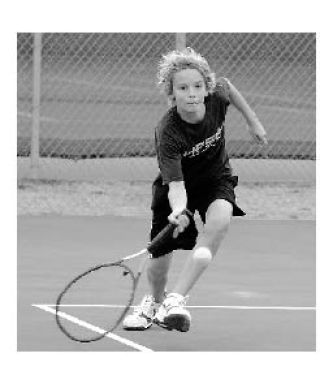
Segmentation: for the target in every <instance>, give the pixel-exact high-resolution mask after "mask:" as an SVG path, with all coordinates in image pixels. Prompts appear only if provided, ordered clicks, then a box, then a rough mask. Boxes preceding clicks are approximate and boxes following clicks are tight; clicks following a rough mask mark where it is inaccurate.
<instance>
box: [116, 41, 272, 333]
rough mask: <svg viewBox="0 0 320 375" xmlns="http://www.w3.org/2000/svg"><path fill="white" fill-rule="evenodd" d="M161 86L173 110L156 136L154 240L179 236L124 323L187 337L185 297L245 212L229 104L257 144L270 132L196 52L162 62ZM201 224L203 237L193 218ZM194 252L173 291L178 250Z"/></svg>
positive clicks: (154, 264) (151, 267)
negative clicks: (238, 193) (228, 125)
mask: <svg viewBox="0 0 320 375" xmlns="http://www.w3.org/2000/svg"><path fill="white" fill-rule="evenodd" d="M158 78H159V86H160V88H161V89H162V90H163V91H164V93H165V94H166V95H167V97H168V99H169V102H170V104H171V108H170V109H169V110H168V111H167V113H166V114H165V115H164V117H163V118H162V119H161V121H160V123H159V125H158V126H157V127H156V131H155V146H156V152H157V160H158V164H159V169H160V173H159V175H158V176H157V178H156V179H155V181H154V183H153V198H152V207H151V208H152V212H153V217H152V228H151V239H152V238H154V237H155V236H156V235H157V233H159V232H160V231H161V229H163V228H164V227H165V226H166V225H167V224H168V222H171V223H175V224H177V229H176V231H175V235H174V238H172V240H170V241H168V243H167V245H166V246H165V247H164V248H163V249H161V250H159V252H158V253H157V254H152V256H151V257H150V260H149V263H148V270H147V275H148V281H149V284H150V289H151V293H150V294H148V295H146V296H145V297H144V298H143V300H142V302H141V304H140V305H139V306H137V308H135V310H134V311H133V313H132V314H131V315H128V316H127V317H126V318H125V320H124V321H123V327H124V328H125V329H128V330H145V329H147V328H149V327H150V326H151V325H152V323H153V322H155V323H157V324H160V325H163V326H165V327H167V328H168V329H176V330H178V331H181V332H186V331H188V330H189V327H190V322H191V315H190V312H189V311H188V310H187V309H186V300H187V294H188V293H189V291H190V290H191V288H192V287H193V286H194V284H195V283H196V281H197V280H198V279H199V277H200V276H201V274H202V273H203V272H204V270H205V269H206V268H207V266H208V265H209V263H210V262H211V260H212V258H213V257H214V255H215V254H216V252H217V250H218V248H219V245H220V244H221V241H222V240H223V238H224V237H225V235H226V233H227V230H228V227H229V224H230V221H231V217H232V216H243V215H245V213H244V212H243V211H242V210H241V208H240V207H239V206H238V205H237V203H236V198H235V193H234V188H235V187H236V186H237V183H238V177H237V176H234V175H233V173H232V169H231V167H230V163H229V158H228V154H227V152H226V148H225V137H224V135H225V129H224V122H225V116H226V113H227V110H228V106H229V105H230V104H232V105H234V106H235V108H236V109H238V110H239V111H240V113H241V114H242V115H243V116H244V118H245V120H246V122H247V124H248V130H249V132H250V134H251V135H252V137H253V139H254V140H255V141H256V142H258V143H260V144H266V143H267V139H266V132H265V130H264V128H263V126H262V124H261V123H260V121H259V119H258V118H257V116H256V114H255V113H254V112H253V110H252V109H251V108H250V106H249V105H248V104H247V102H246V101H245V99H244V98H243V96H242V95H241V94H240V93H239V91H238V90H237V89H236V88H235V87H234V86H233V85H232V84H231V83H230V81H229V80H227V79H226V78H220V79H217V80H216V79H215V74H214V73H213V72H212V71H211V70H210V67H209V65H208V62H207V61H206V59H205V58H203V57H202V56H201V55H199V54H198V53H196V52H195V51H194V50H192V49H191V48H187V49H185V50H183V51H173V52H170V53H169V54H167V55H166V56H163V58H162V60H161V61H160V64H159V71H158ZM185 209H187V210H189V212H191V213H192V214H193V213H194V212H195V211H196V210H197V211H198V212H199V215H200V217H201V219H202V221H203V224H204V226H203V231H202V232H201V233H200V234H199V235H198V231H197V228H196V225H195V222H194V219H193V217H192V215H182V214H181V213H182V212H183V211H184V210H185ZM176 249H185V250H192V251H191V252H190V253H189V256H188V258H187V260H186V263H185V265H184V268H183V269H182V271H181V274H180V276H179V278H178V280H177V283H176V284H175V285H174V287H173V289H172V290H171V291H170V293H168V292H167V291H166V284H167V280H168V272H169V269H170V264H171V260H172V254H173V250H176Z"/></svg>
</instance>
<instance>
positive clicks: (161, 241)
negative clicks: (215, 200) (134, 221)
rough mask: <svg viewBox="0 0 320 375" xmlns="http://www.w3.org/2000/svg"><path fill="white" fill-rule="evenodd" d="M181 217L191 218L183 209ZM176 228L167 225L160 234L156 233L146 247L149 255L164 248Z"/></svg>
mask: <svg viewBox="0 0 320 375" xmlns="http://www.w3.org/2000/svg"><path fill="white" fill-rule="evenodd" d="M181 215H187V216H188V217H190V216H191V217H192V216H193V215H192V213H191V212H190V211H189V210H187V209H185V210H184V211H183V212H182V213H181ZM176 227H177V225H176V224H173V223H169V224H168V225H167V226H166V227H164V228H163V229H162V231H161V232H160V233H158V234H157V235H156V236H155V238H154V239H153V240H152V241H151V243H150V244H149V246H148V247H147V250H148V251H149V253H151V254H154V253H156V252H157V251H158V250H160V249H161V248H163V247H164V246H166V243H167V241H168V240H169V239H172V237H173V232H174V230H175V228H176Z"/></svg>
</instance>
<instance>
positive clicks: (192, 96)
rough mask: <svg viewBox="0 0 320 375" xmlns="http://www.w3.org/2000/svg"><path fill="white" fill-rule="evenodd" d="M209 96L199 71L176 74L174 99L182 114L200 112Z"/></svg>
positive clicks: (174, 78) (193, 70)
mask: <svg viewBox="0 0 320 375" xmlns="http://www.w3.org/2000/svg"><path fill="white" fill-rule="evenodd" d="M207 95H208V92H207V89H206V85H205V82H204V79H203V76H202V74H201V73H200V72H198V70H197V69H184V70H181V71H180V72H177V73H175V74H174V77H173V97H174V98H175V102H176V105H177V109H178V111H180V112H189V113H190V112H200V111H201V110H202V108H203V103H204V98H205V97H206V96H207Z"/></svg>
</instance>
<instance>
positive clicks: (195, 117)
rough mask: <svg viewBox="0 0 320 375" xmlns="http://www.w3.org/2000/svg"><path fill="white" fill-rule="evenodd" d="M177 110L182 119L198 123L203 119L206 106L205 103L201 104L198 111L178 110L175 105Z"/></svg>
mask: <svg viewBox="0 0 320 375" xmlns="http://www.w3.org/2000/svg"><path fill="white" fill-rule="evenodd" d="M177 112H178V114H179V116H180V117H181V118H182V120H183V121H185V122H188V123H190V124H198V123H199V122H201V121H202V120H203V119H204V116H205V114H206V107H205V105H203V106H202V107H201V111H198V112H185V111H179V109H178V107H177Z"/></svg>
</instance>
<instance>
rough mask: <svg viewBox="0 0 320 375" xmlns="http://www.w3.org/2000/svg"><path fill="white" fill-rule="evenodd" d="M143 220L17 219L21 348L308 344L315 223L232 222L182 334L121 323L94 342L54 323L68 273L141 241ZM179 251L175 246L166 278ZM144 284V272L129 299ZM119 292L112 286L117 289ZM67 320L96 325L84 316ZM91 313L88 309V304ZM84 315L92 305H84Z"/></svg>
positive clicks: (312, 339) (311, 346)
mask: <svg viewBox="0 0 320 375" xmlns="http://www.w3.org/2000/svg"><path fill="white" fill-rule="evenodd" d="M149 227H150V223H149V221H148V220H147V219H145V218H134V217H131V218H130V217H118V216H100V217H80V216H77V217H71V216H68V217H61V216H51V215H50V216H19V217H18V350H19V351H118V352H122V351H123V352H127V351H168V352H171V351H315V350H316V308H315V304H316V302H315V300H316V291H315V287H316V244H315V237H316V236H315V230H316V226H315V221H308V220H304V221H299V220H295V221H281V220H277V221H276V220H272V221H271V220H270V221H265V220H260V221H253V220H244V219H235V220H234V221H233V223H232V226H231V228H230V232H229V234H228V236H227V238H226V240H225V242H224V243H223V245H222V247H221V249H220V250H219V252H218V254H217V256H216V258H215V259H214V262H213V263H212V264H211V265H210V267H209V269H208V270H207V271H206V273H205V274H204V275H203V277H202V278H201V279H200V280H199V282H198V284H197V285H196V287H195V288H194V289H193V290H192V293H191V295H190V299H189V302H188V305H189V307H190V312H191V314H192V319H193V320H192V326H191V330H190V331H189V332H188V333H179V332H174V331H172V332H168V331H166V330H164V329H162V328H160V327H157V326H154V327H151V328H150V329H149V330H147V331H145V332H127V331H124V330H123V329H122V328H121V327H120V328H118V329H117V330H116V331H115V332H114V333H113V335H112V336H111V337H106V338H104V339H102V340H100V341H98V342H95V343H91V344H81V343H76V342H73V341H71V340H69V339H68V338H67V337H65V336H64V335H63V334H62V333H61V332H60V331H59V330H58V328H57V326H56V322H55V319H54V315H53V313H54V303H55V300H56V298H57V295H58V294H59V292H60V291H61V289H62V288H63V286H64V285H65V284H66V282H68V281H70V279H71V278H73V277H74V276H76V275H77V274H78V273H80V272H82V271H84V270H85V269H87V268H88V267H90V266H92V265H95V264H99V263H105V262H109V261H113V260H117V259H118V258H120V257H122V256H125V255H129V254H130V253H134V252H136V251H138V250H140V249H142V248H144V247H145V245H146V243H147V240H148V231H149ZM185 257H186V253H185V252H182V251H179V252H176V254H175V258H174V263H173V267H172V270H171V274H170V283H169V289H170V285H172V283H173V282H174V281H175V280H176V277H177V275H178V271H179V269H181V265H182V263H183V261H184V259H185ZM146 290H147V281H146V276H145V275H143V276H142V280H141V282H140V286H139V290H138V292H137V296H136V299H135V303H139V301H140V299H141V297H142V296H143V294H144V292H145V291H146ZM115 293H116V288H115ZM84 308H85V309H88V310H89V311H90V309H93V310H95V309H100V310H101V314H105V316H107V314H108V309H109V307H92V306H87V307H78V308H74V309H73V311H72V314H71V313H70V315H69V319H70V320H71V321H72V322H74V324H82V325H84V326H85V325H86V324H91V326H89V328H87V327H88V326H85V327H84V328H83V329H91V330H99V329H103V327H98V326H95V325H94V324H93V322H91V321H89V319H87V320H86V321H84V320H82V319H81V316H82V311H81V309H84ZM93 310H92V311H93ZM89 317H90V312H89Z"/></svg>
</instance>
